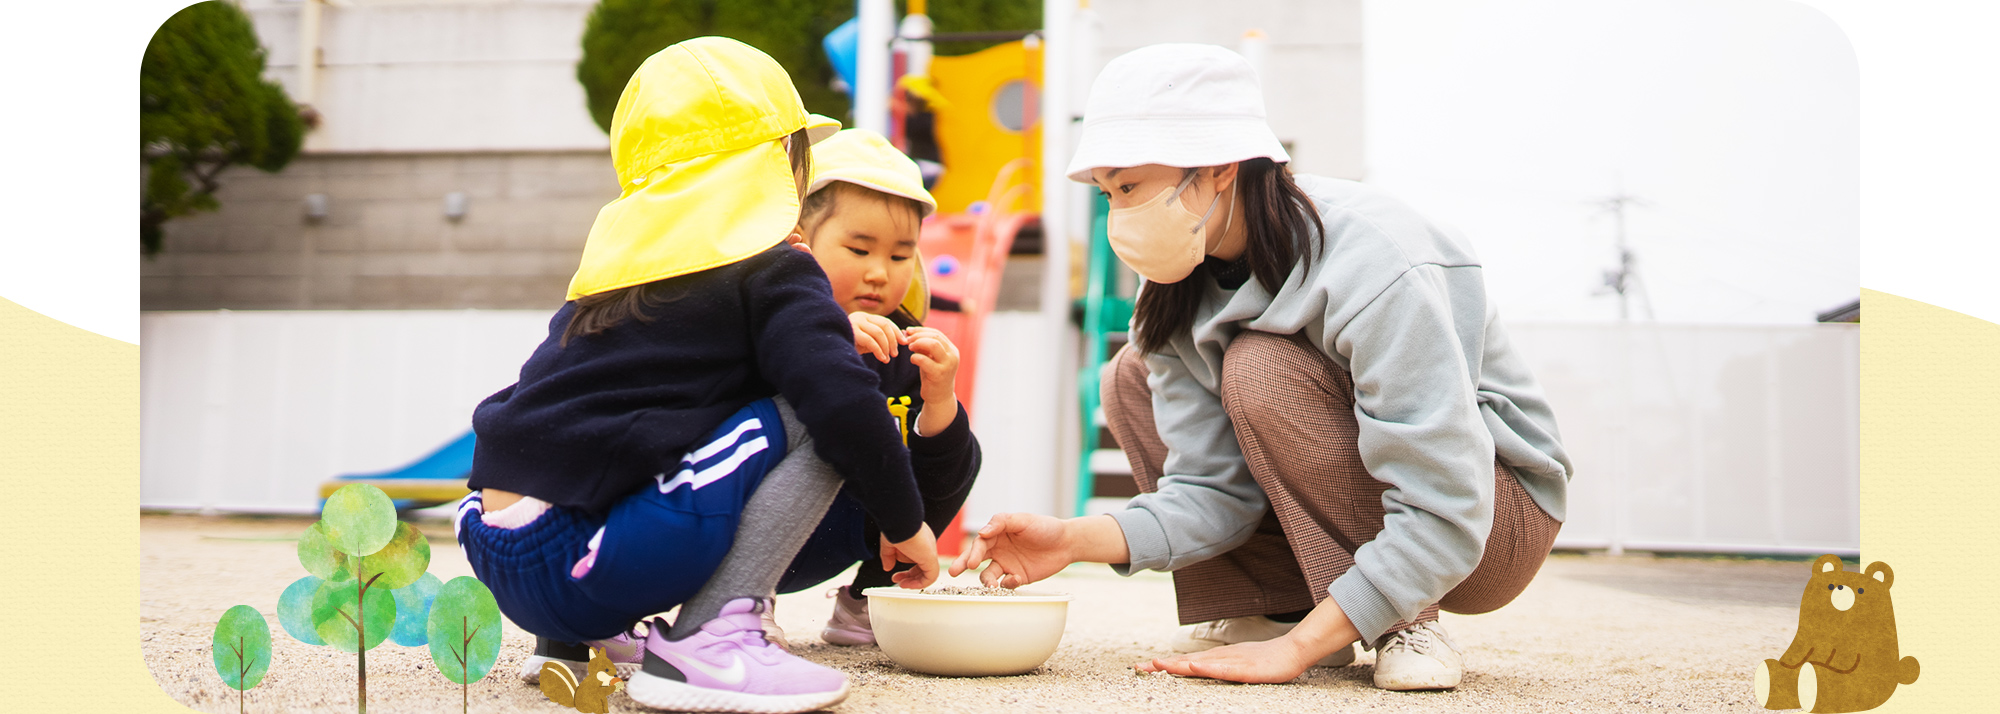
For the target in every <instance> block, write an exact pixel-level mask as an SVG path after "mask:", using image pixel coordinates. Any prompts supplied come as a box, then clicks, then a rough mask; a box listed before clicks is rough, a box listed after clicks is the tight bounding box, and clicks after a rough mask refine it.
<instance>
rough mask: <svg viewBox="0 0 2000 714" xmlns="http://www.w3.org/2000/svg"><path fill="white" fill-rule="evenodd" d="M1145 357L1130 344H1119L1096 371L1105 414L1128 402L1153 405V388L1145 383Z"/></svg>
mask: <svg viewBox="0 0 2000 714" xmlns="http://www.w3.org/2000/svg"><path fill="white" fill-rule="evenodd" d="M1146 374H1147V369H1146V358H1145V356H1143V355H1141V354H1140V353H1139V351H1138V350H1136V349H1133V348H1132V346H1131V345H1126V346H1125V347H1123V348H1120V349H1119V350H1118V352H1117V353H1116V354H1113V355H1112V356H1111V359H1109V360H1106V361H1105V362H1104V367H1103V369H1102V370H1101V371H1099V372H1098V373H1097V383H1098V397H1099V398H1100V402H1101V403H1102V404H1103V405H1104V411H1105V416H1106V417H1111V414H1112V413H1113V412H1117V411H1123V410H1124V409H1125V407H1126V406H1127V405H1147V406H1150V405H1151V404H1152V400H1153V391H1152V389H1151V388H1150V387H1148V386H1146Z"/></svg>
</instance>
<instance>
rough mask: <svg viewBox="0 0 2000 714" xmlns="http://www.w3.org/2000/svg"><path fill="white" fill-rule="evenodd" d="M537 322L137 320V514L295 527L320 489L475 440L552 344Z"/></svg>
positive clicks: (339, 317) (373, 316) (176, 315)
mask: <svg viewBox="0 0 2000 714" xmlns="http://www.w3.org/2000/svg"><path fill="white" fill-rule="evenodd" d="M548 319H549V313H547V312H542V311H476V310H459V311H446V310H438V311H431V310H412V311H355V312H346V311H270V312H262V311H259V312H231V311H218V312H154V313H145V314H143V315H141V317H140V329H141V330H142V331H143V334H142V337H141V339H142V342H141V344H142V348H141V350H140V364H141V373H140V374H141V380H142V383H141V445H140V454H141V455H140V459H141V462H140V464H141V465H140V468H141V472H140V486H139V502H140V505H141V506H142V507H147V508H192V509H215V510H229V511H266V512H303V511H311V510H313V509H315V508H317V505H318V485H319V483H320V482H321V481H322V480H325V479H327V478H331V477H333V476H337V475H340V474H344V473H357V472H368V471H381V470H386V469H392V468H396V467H398V466H402V465H404V464H407V463H409V462H411V461H413V460H415V459H416V458H417V457H419V456H422V455H423V454H426V453H429V452H430V451H431V450H433V449H436V448H437V447H440V446H443V445H445V444H446V443H447V442H449V441H451V440H452V439H455V438H457V437H458V436H459V435H461V434H463V433H465V431H466V430H467V429H469V428H471V418H472V408H473V407H474V406H475V405H477V404H478V403H479V400H481V399H484V398H485V397H486V396H487V395H489V394H492V393H493V392H495V391H498V390H499V389H500V388H501V387H505V386H507V385H508V384H512V383H513V382H514V380H515V378H516V376H517V375H518V373H519V371H520V369H521V363H522V362H524V361H526V360H527V357H528V355H529V353H531V352H533V351H534V348H535V345H537V344H539V343H540V342H541V340H542V338H543V336H545V335H546V334H547V332H546V330H547V324H548Z"/></svg>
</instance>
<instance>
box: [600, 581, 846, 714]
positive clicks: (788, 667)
mask: <svg viewBox="0 0 2000 714" xmlns="http://www.w3.org/2000/svg"><path fill="white" fill-rule="evenodd" d="M766 607H768V605H767V604H766V603H764V602H762V601H760V600H758V599H756V598H737V599H735V600H731V601H729V604H727V605H724V606H722V614H721V615H719V616H717V617H716V618H715V619H713V620H709V621H708V622H707V623H704V624H703V625H702V626H701V630H700V631H698V632H696V633H694V634H692V635H689V636H688V637H687V639H683V640H681V641H679V642H674V641H671V640H668V639H667V630H668V627H667V623H666V621H664V620H661V619H658V618H655V619H654V620H653V631H652V632H650V633H648V634H647V636H646V647H645V656H644V660H645V661H644V663H643V664H642V665H641V666H640V669H639V672H638V673H637V674H634V675H632V680H631V682H630V683H629V684H627V685H626V687H625V692H626V693H627V694H629V695H631V697H632V701H635V702H638V703H640V704H644V705H646V706H649V707H652V708H655V709H667V710H672V711H686V712H741V713H742V714H793V713H794V712H809V711H813V710H816V709H824V708H826V707H830V706H833V705H835V704H838V703H840V701H841V700H843V699H846V698H847V675H845V674H841V673H840V672H838V671H835V670H833V669H831V668H828V667H823V666H820V665H817V664H813V663H811V662H807V661H805V660H803V659H800V658H799V657H798V656H796V655H793V654H791V653H788V652H786V651H784V650H783V649H781V648H779V647H778V646H777V645H773V644H771V642H770V640H767V639H764V631H763V629H762V626H761V625H760V624H759V622H758V614H759V613H760V612H762V611H763V610H764V609H766Z"/></svg>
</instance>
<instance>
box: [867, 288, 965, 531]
mask: <svg viewBox="0 0 2000 714" xmlns="http://www.w3.org/2000/svg"><path fill="white" fill-rule="evenodd" d="M889 320H890V321H891V322H894V323H896V326H897V327H903V328H908V327H910V326H912V325H916V324H919V323H916V322H913V321H911V320H909V319H907V318H906V317H904V315H903V313H902V312H900V311H898V312H896V313H895V314H893V315H890V316H889ZM850 334H851V332H850ZM851 342H852V340H850V343H851ZM910 354H911V352H910V348H909V346H908V345H902V346H899V347H898V348H897V350H896V356H895V357H891V358H889V361H888V362H883V361H881V360H878V359H875V356H874V355H861V362H862V364H866V365H868V366H869V367H870V368H873V369H874V370H875V376H876V377H878V378H879V379H880V380H881V383H882V395H883V396H885V397H888V398H890V399H896V398H900V397H909V398H910V411H909V416H908V417H907V418H908V419H909V426H908V427H907V428H908V429H909V430H910V470H911V471H912V472H914V473H915V474H916V477H917V490H918V491H921V492H923V499H924V519H925V520H927V521H931V520H937V519H938V518H945V519H949V518H950V517H951V514H949V513H946V514H938V513H932V511H934V510H936V509H937V508H938V507H939V506H940V505H941V504H956V503H961V502H963V499H962V498H960V496H961V495H962V494H964V493H965V490H966V489H969V488H972V480H973V479H974V478H975V477H977V476H978V475H979V462H980V452H979V440H978V439H976V438H973V436H972V415H971V414H969V413H967V411H966V408H965V404H964V403H960V404H958V416H956V417H954V418H953V419H952V420H951V425H950V426H947V427H945V428H944V430H943V431H940V432H938V433H936V434H930V435H926V436H918V435H917V433H916V426H915V425H916V423H917V416H918V415H919V414H921V413H922V412H923V409H924V395H923V371H922V370H920V369H918V368H917V365H916V363H914V362H911V361H910ZM850 492H851V489H850ZM857 498H858V497H857ZM934 517H936V518H934ZM937 525H938V524H933V528H936V527H937Z"/></svg>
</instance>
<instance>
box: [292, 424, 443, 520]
mask: <svg viewBox="0 0 2000 714" xmlns="http://www.w3.org/2000/svg"><path fill="white" fill-rule="evenodd" d="M474 442H475V439H474V438H473V435H472V432H471V431H470V430H468V431H466V432H465V435H464V436H461V437H458V438H457V439H453V440H452V441H451V443H448V444H445V445H444V446H441V447H438V449H437V450H436V451H432V452H430V453H429V454H425V455H424V457H423V458H420V459H417V460H416V461H414V462H411V463H410V464H409V465H407V466H404V467H402V468H399V469H391V470H388V471H378V472H375V473H365V474H346V475H342V476H337V477H334V478H332V479H330V480H328V481H326V482H324V483H321V484H320V486H319V498H320V503H321V505H325V503H326V497H327V496H331V495H333V492H334V491H335V490H338V489H339V488H340V487H342V486H346V485H348V484H355V483H366V484H372V485H374V486H375V487H376V488H380V489H382V490H383V492H385V493H388V494H389V498H390V500H393V501H395V502H396V510H398V511H404V510H409V509H412V508H428V507H430V506H436V505H441V504H445V503H451V502H452V501H456V500H458V499H459V498H461V497H463V496H464V495H465V494H466V493H467V489H466V487H465V479H466V476H467V475H469V474H471V473H472V445H473V443H474Z"/></svg>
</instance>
